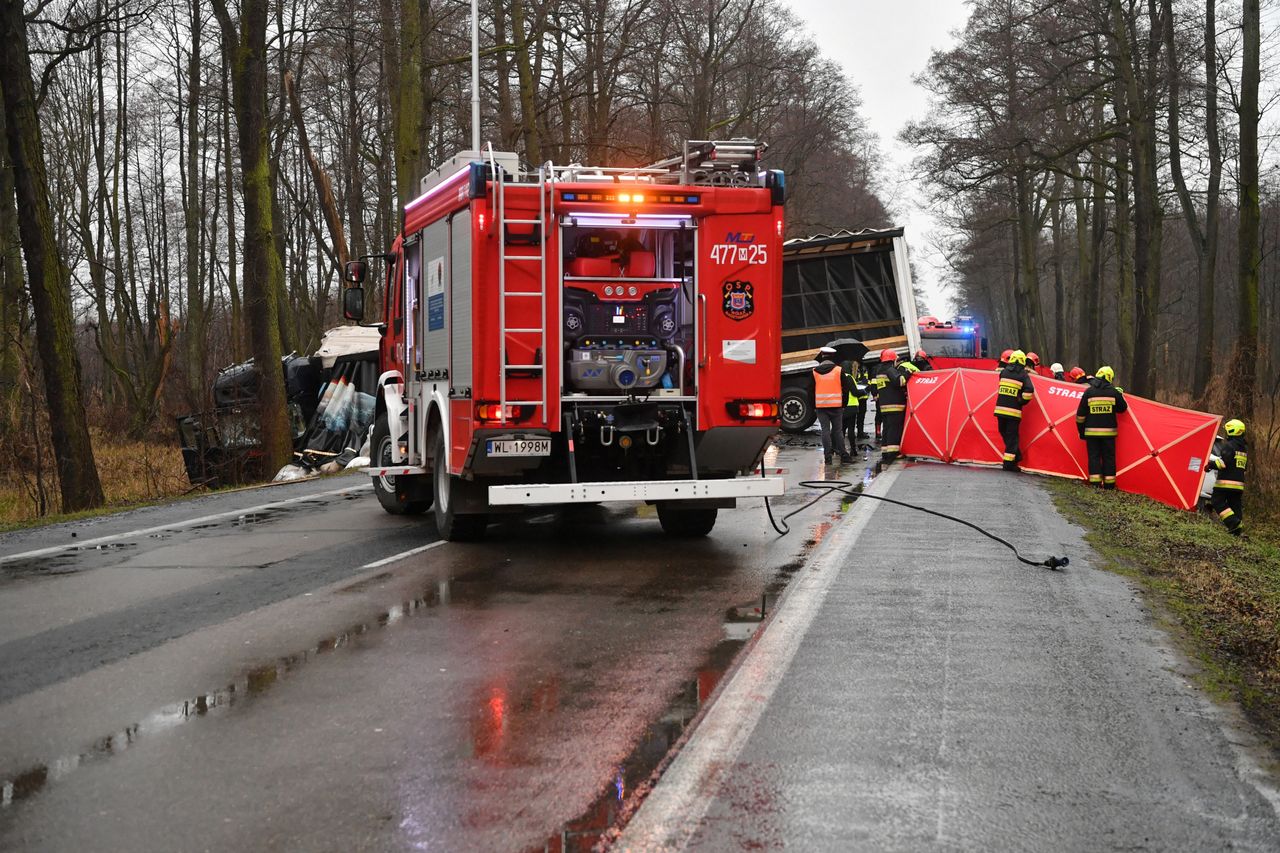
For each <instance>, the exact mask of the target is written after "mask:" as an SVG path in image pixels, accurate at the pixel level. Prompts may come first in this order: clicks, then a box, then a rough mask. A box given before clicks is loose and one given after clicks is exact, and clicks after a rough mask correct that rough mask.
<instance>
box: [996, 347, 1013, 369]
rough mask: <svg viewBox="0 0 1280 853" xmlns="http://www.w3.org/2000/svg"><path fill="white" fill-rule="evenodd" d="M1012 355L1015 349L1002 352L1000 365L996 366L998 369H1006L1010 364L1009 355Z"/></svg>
mask: <svg viewBox="0 0 1280 853" xmlns="http://www.w3.org/2000/svg"><path fill="white" fill-rule="evenodd" d="M1011 355H1013V350H1011V349H1007V350H1005V351H1004V352H1002V353H1000V366H999V367H997V368H996V370H997V371H1000V370H1004V369H1005V368H1006V367H1008V366H1009V356H1011Z"/></svg>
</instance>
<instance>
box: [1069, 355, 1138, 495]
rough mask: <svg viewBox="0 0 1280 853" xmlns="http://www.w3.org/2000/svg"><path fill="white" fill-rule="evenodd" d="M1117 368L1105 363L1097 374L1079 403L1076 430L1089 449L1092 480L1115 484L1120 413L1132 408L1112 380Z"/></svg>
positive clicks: (1109, 485)
mask: <svg viewBox="0 0 1280 853" xmlns="http://www.w3.org/2000/svg"><path fill="white" fill-rule="evenodd" d="M1115 378H1116V372H1115V371H1114V370H1112V369H1111V368H1110V367H1108V366H1106V365H1105V364H1104V365H1103V366H1102V367H1099V368H1098V370H1097V372H1096V373H1095V374H1094V378H1093V381H1091V382H1090V383H1089V386H1088V387H1087V388H1085V391H1084V395H1083V396H1082V397H1081V398H1080V405H1079V406H1077V407H1076V431H1077V432H1078V433H1079V435H1080V438H1081V440H1082V441H1084V443H1085V446H1086V447H1087V448H1088V451H1089V482H1090V483H1091V484H1093V485H1099V486H1102V488H1104V489H1114V488H1115V487H1116V434H1117V433H1118V432H1119V421H1118V420H1117V416H1119V415H1122V414H1124V413H1125V412H1127V411H1129V404H1128V403H1127V402H1126V401H1125V399H1124V392H1123V391H1122V390H1120V389H1119V388H1117V387H1115V386H1114V385H1112V384H1111V380H1113V379H1115Z"/></svg>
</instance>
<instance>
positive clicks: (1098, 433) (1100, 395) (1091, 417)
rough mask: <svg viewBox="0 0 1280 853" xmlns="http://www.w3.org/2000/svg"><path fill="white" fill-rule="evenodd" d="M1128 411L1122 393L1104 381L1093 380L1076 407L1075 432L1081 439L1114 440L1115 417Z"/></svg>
mask: <svg viewBox="0 0 1280 853" xmlns="http://www.w3.org/2000/svg"><path fill="white" fill-rule="evenodd" d="M1127 411H1129V404H1128V403H1127V402H1125V399H1124V392H1123V391H1121V390H1120V389H1119V388H1117V387H1115V386H1114V385H1112V384H1111V383H1110V382H1108V381H1107V380H1105V379H1094V380H1093V381H1091V382H1090V383H1089V387H1088V388H1086V389H1084V395H1083V396H1082V397H1081V398H1080V405H1079V406H1077V407H1076V430H1077V432H1079V434H1080V437H1081V438H1115V436H1116V433H1117V432H1118V431H1119V421H1118V420H1117V418H1116V416H1117V415H1123V414H1124V413H1125V412H1127Z"/></svg>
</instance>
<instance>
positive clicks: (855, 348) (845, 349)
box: [827, 338, 867, 363]
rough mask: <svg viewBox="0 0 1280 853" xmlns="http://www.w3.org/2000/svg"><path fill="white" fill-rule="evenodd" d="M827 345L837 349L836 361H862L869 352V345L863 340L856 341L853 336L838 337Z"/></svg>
mask: <svg viewBox="0 0 1280 853" xmlns="http://www.w3.org/2000/svg"><path fill="white" fill-rule="evenodd" d="M827 346H829V347H831V348H832V349H833V350H835V351H836V361H839V362H845V361H852V362H854V363H857V362H859V361H862V357H863V356H864V355H866V354H867V345H866V344H864V343H863V342H862V341H855V340H854V339H853V338H836V339H835V340H834V341H832V342H831V343H829V344H827Z"/></svg>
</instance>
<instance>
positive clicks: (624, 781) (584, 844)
mask: <svg viewBox="0 0 1280 853" xmlns="http://www.w3.org/2000/svg"><path fill="white" fill-rule="evenodd" d="M875 473H879V472H878V470H877V471H876V472H875ZM873 476H874V474H873V473H872V472H871V470H870V469H868V472H867V479H866V480H865V481H864V483H865V482H870V479H871V478H872V477H873ZM862 485H863V484H856V485H855V488H857V489H858V490H859V491H860V490H861V487H862ZM360 497H361V496H360V495H354V496H346V497H344V498H343V499H344V500H352V499H358V498H360ZM840 497H842V498H843V502H842V503H837V505H836V506H835V507H832V508H831V509H829V510H828V511H827V514H826V516H825V517H824V518H823V520H822V521H819V522H818V523H817V524H816V525H814V527H813V528H812V531H811V535H810V537H809V538H808V539H806V540H805V542H804V544H803V545H802V546H801V549H800V552H799V553H798V554H797V555H796V557H795V558H794V559H792V560H791V561H790V562H788V563H786V564H784V565H783V566H781V567H779V568H778V569H777V570H775V572H774V573H773V575H772V577H771V578H770V580H769V581H768V583H767V584H766V585H765V587H764V588H763V590H762V592H761V595H760V598H759V599H756V600H753V601H750V602H743V603H740V604H739V605H737V606H734V607H731V608H729V609H728V611H727V612H726V613H725V614H724V616H723V619H722V625H723V631H724V634H723V638H722V639H721V640H720V642H719V643H717V644H716V645H715V646H714V647H713V648H712V649H711V650H710V651H709V652H708V654H707V656H706V658H705V659H704V661H703V663H702V664H701V665H700V666H699V667H698V669H697V671H696V675H695V677H693V678H691V679H690V680H689V681H687V682H685V684H684V685H683V686H682V688H681V689H680V690H679V691H678V693H677V694H676V695H675V696H674V697H673V699H672V701H671V703H670V704H669V705H668V707H667V710H666V711H665V712H664V713H663V714H662V715H661V716H660V717H659V718H658V719H657V720H656V721H654V722H653V723H651V724H650V725H649V726H648V727H647V728H646V729H645V731H644V733H643V734H642V735H641V737H640V738H639V740H638V741H637V742H636V744H635V746H634V748H633V749H632V751H631V753H630V754H629V755H628V756H627V758H626V759H624V760H623V761H622V762H621V763H620V764H619V765H618V766H617V767H616V768H615V770H614V773H613V774H612V778H611V780H610V781H609V783H608V784H607V785H606V786H605V787H604V788H603V790H601V791H600V793H599V795H598V796H597V797H596V799H595V800H594V801H593V803H592V804H591V806H590V807H589V808H588V809H587V810H586V811H584V812H583V813H582V814H581V815H579V816H578V817H577V818H575V819H574V820H572V821H569V822H567V823H565V824H564V825H563V826H562V827H560V829H559V830H558V831H556V832H555V834H553V835H551V836H550V837H549V838H548V839H547V841H546V843H545V844H544V846H543V847H541V848H535V849H542V850H545V851H579V850H591V849H595V848H597V847H599V846H600V845H604V844H607V843H609V842H610V841H612V840H614V839H616V838H617V837H618V835H619V834H620V833H621V831H622V828H623V827H625V825H626V822H627V821H628V820H629V819H630V818H631V816H632V815H633V814H634V813H635V811H636V809H638V808H639V807H640V804H641V803H642V802H643V800H644V798H645V796H647V794H648V792H649V791H650V790H651V789H652V787H653V786H654V785H655V784H656V783H657V781H658V779H659V778H660V776H661V774H662V771H663V770H665V768H666V766H667V765H668V764H669V763H670V762H671V761H672V760H673V759H674V757H675V755H676V754H677V753H678V751H679V748H680V746H681V745H682V742H683V740H684V739H686V738H687V737H688V736H689V734H691V727H692V726H693V725H694V724H695V723H696V721H697V719H698V718H699V715H700V714H701V713H703V712H704V711H705V709H706V707H707V705H708V704H709V702H710V701H711V700H712V698H713V696H714V693H715V690H716V688H717V687H718V686H719V684H720V682H721V680H722V679H723V678H724V675H725V674H726V673H727V672H728V671H729V670H730V668H731V667H732V666H733V664H734V662H735V661H736V660H737V659H738V658H739V656H740V654H741V653H742V652H743V649H744V648H745V647H747V646H748V645H749V644H750V643H751V642H752V641H753V639H754V637H755V635H756V633H757V631H758V629H759V626H760V625H761V624H763V623H764V621H765V620H766V618H767V617H768V615H769V614H770V613H771V612H772V610H773V609H774V608H775V607H776V605H777V602H778V600H779V599H780V598H781V596H782V594H783V592H784V591H785V589H786V586H787V584H788V583H789V581H790V580H791V578H792V577H793V576H794V575H795V574H796V573H797V572H799V571H800V570H801V569H802V568H803V567H804V565H805V563H806V562H807V560H808V558H809V556H810V554H811V552H812V551H813V550H814V549H815V548H817V547H818V546H819V545H820V544H821V543H822V541H823V540H824V539H825V537H826V535H827V534H828V533H829V532H830V531H831V530H832V529H833V528H834V525H835V523H836V521H837V520H838V518H839V516H840V514H841V513H842V512H843V511H846V510H847V509H848V504H849V503H852V501H851V499H849V498H848V497H847V496H840ZM292 511H295V508H293V507H290V508H288V509H285V510H282V511H281V512H278V513H273V512H269V511H264V512H261V513H249V514H246V515H244V516H240V517H238V518H236V519H233V520H229V521H224V522H221V523H219V524H210V525H206V527H218V526H225V525H227V524H229V523H230V524H233V525H236V526H245V525H247V524H255V523H260V522H263V521H267V520H271V519H276V518H279V517H281V516H282V515H285V514H287V513H288V512H292ZM184 529H198V528H184ZM175 532H176V531H175ZM165 535H168V533H167V532H165V533H161V534H158V536H165ZM104 547H105V546H104ZM118 547H132V544H131V543H119V546H118ZM72 556H73V555H72ZM59 559H62V558H61V557H55V558H52V559H49V560H44V561H39V562H40V563H41V565H42V566H45V567H46V569H47V566H48V564H50V563H57V561H58V560H59ZM504 562H509V561H504ZM16 565H19V566H20V565H21V563H19V564H16ZM8 568H9V567H8V566H6V569H8ZM482 574H483V571H482ZM390 576H391V575H390V573H382V574H379V575H376V576H374V577H371V578H365V579H362V580H360V581H357V582H355V583H353V584H351V585H349V586H347V587H344V588H342V589H341V590H339V592H358V591H361V590H363V589H366V588H368V587H371V586H373V585H375V584H376V583H379V582H382V581H385V580H387V579H389V578H390ZM480 580H481V579H480V578H477V577H474V576H473V573H470V572H469V573H467V574H466V575H463V576H460V577H458V578H456V579H455V578H445V579H443V580H440V581H438V582H436V583H435V584H433V585H432V586H431V587H429V588H427V589H426V591H425V592H424V593H423V594H422V595H420V596H418V597H417V598H414V599H412V600H408V601H404V602H402V603H401V604H398V605H396V606H394V607H391V608H389V609H387V610H384V611H382V612H381V613H380V614H378V616H376V617H375V618H373V619H370V620H368V621H365V622H361V623H359V624H356V625H353V626H351V627H349V628H347V629H346V630H344V631H342V632H339V633H337V634H334V635H332V636H330V637H327V638H325V639H323V640H321V641H320V642H318V643H316V644H315V645H313V646H311V647H310V648H308V649H306V650H304V651H301V652H298V653H295V654H292V655H288V656H286V657H283V658H280V659H278V660H276V661H274V662H273V663H269V664H265V665H262V666H259V667H255V668H253V669H251V670H248V671H247V672H245V673H244V675H243V676H241V677H240V678H239V679H237V680H236V681H235V682H233V683H231V684H228V685H225V686H224V687H222V688H220V689H217V690H213V691H211V692H208V693H204V694H200V695H197V696H195V697H193V698H191V699H187V700H184V701H181V702H176V703H173V704H170V705H166V706H164V707H162V708H159V709H157V710H156V711H154V712H152V713H151V714H148V715H147V716H146V717H145V718H143V719H142V720H140V721H139V722H137V723H134V724H132V725H130V726H127V727H125V728H124V729H122V730H119V731H116V732H113V733H111V734H108V735H106V736H104V737H102V738H99V739H98V740H96V741H94V742H93V743H92V744H90V745H89V746H88V747H87V748H85V749H83V750H81V751H79V752H76V753H72V754H69V755H65V756H62V757H60V758H58V759H56V760H54V761H51V762H49V763H46V764H40V765H37V766H34V767H31V768H29V769H28V770H26V771H25V772H22V773H19V774H17V775H15V776H12V777H11V778H9V779H7V780H3V781H0V809H6V808H8V807H10V806H13V805H15V804H18V803H20V802H22V801H23V800H26V799H30V798H32V797H34V796H36V795H38V794H39V793H40V792H42V791H44V790H45V789H46V788H48V787H49V786H50V785H52V784H54V783H56V782H58V781H60V780H62V779H64V778H66V777H67V776H68V775H70V774H72V773H74V772H75V770H77V769H79V768H80V767H85V766H89V765H93V764H97V763H100V762H103V761H105V760H106V759H108V758H110V757H111V756H114V755H118V754H120V753H123V752H124V751H126V750H128V749H130V748H132V747H133V746H135V745H136V744H138V743H139V742H141V741H143V740H148V739H150V738H153V737H156V736H158V735H160V734H162V733H164V732H166V731H171V730H173V729H176V728H177V727H179V726H182V725H184V724H186V723H189V722H191V721H194V720H198V719H202V718H206V717H212V716H216V715H219V714H225V713H228V712H230V710H231V709H232V708H235V707H240V706H245V705H247V704H248V703H249V702H250V701H251V700H253V699H255V698H257V697H260V696H262V695H264V694H266V693H268V692H269V691H270V690H271V689H272V688H273V687H275V686H276V685H278V684H280V683H282V682H283V681H285V680H286V679H287V678H288V677H289V676H290V675H292V674H294V673H296V672H297V671H298V670H300V669H301V668H302V667H303V666H304V665H305V664H307V663H308V662H310V661H312V660H314V659H316V658H317V657H319V656H321V655H325V654H329V653H331V652H334V651H336V650H338V649H343V648H345V647H348V646H351V645H352V644H353V643H355V642H356V641H357V640H358V638H360V637H361V636H363V635H367V634H371V633H373V632H376V631H377V630H379V629H381V628H387V627H390V626H393V625H396V624H398V623H401V622H403V621H404V620H406V619H407V618H409V617H412V616H418V615H423V614H425V613H429V612H432V611H433V610H434V609H435V608H437V607H441V606H449V605H450V604H453V603H457V600H458V599H464V600H468V599H470V598H471V597H472V595H471V591H475V592H478V593H479V592H480V590H478V589H477V588H478V587H485V586H487V584H485V583H483V582H479V581H480ZM473 584H475V585H474V586H473ZM455 586H456V588H455ZM464 590H468V591H467V592H464ZM479 597H480V598H481V599H483V598H484V594H483V593H480V595H479ZM477 603H480V602H477ZM544 692H545V690H543V688H535V689H534V690H533V691H532V693H531V695H530V697H529V702H531V703H532V705H531V707H536V706H540V704H541V705H545V704H547V703H550V704H552V705H554V704H556V703H555V700H554V697H552V698H550V699H548V698H547V696H544V695H543V693H544ZM497 707H498V710H499V711H501V712H503V713H505V711H506V707H507V706H506V705H505V703H499V704H498V706H497ZM494 713H495V705H494V702H493V701H488V702H485V701H482V702H480V703H479V706H478V708H477V710H476V717H475V719H474V720H473V721H472V724H473V725H472V734H473V744H472V746H473V748H475V749H476V754H477V757H482V756H483V754H484V751H485V750H484V745H485V740H484V735H485V733H486V732H487V731H489V730H490V729H493V725H492V723H493V720H492V719H490V718H491V717H493V715H494ZM499 716H501V714H500V715H499ZM498 722H499V723H501V722H502V720H501V719H499V720H498ZM493 730H494V731H497V729H493Z"/></svg>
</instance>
